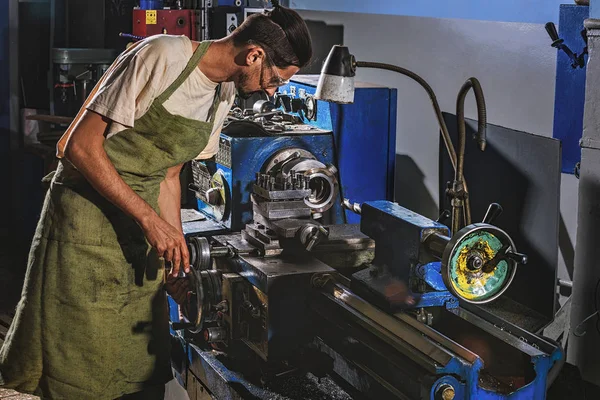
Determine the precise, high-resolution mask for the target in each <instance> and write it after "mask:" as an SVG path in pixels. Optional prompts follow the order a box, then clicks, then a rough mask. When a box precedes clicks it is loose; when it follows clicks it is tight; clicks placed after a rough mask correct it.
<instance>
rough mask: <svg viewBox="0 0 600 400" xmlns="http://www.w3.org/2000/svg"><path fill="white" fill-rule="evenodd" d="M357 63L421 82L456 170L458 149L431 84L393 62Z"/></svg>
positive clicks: (357, 62) (363, 66)
mask: <svg viewBox="0 0 600 400" xmlns="http://www.w3.org/2000/svg"><path fill="white" fill-rule="evenodd" d="M355 65H356V66H357V67H362V68H378V69H385V70H388V71H394V72H398V73H400V74H402V75H405V76H408V77H409V78H412V79H413V80H414V81H416V82H417V83H418V84H420V85H421V86H422V87H423V89H425V91H426V92H427V94H428V95H429V98H430V99H431V103H432V105H433V109H434V111H435V116H436V117H437V121H438V124H439V126H440V131H441V134H442V138H443V139H444V144H445V145H446V150H447V151H448V155H449V156H450V161H451V162H452V167H453V168H454V170H455V171H456V168H457V165H456V161H457V160H456V151H455V150H454V145H453V144H452V140H451V139H450V133H449V132H448V128H447V127H446V123H445V122H444V117H443V116H442V110H441V109H440V105H439V104H438V101H437V98H436V97H435V92H434V91H433V89H432V88H431V86H429V84H428V83H427V82H426V81H425V79H423V78H421V77H420V76H419V75H417V74H415V73H414V72H412V71H409V70H407V69H406V68H402V67H397V66H395V65H392V64H385V63H378V62H370V61H356V62H355Z"/></svg>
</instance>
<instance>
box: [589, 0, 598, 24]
mask: <svg viewBox="0 0 600 400" xmlns="http://www.w3.org/2000/svg"><path fill="white" fill-rule="evenodd" d="M590 18H595V19H600V0H591V1H590Z"/></svg>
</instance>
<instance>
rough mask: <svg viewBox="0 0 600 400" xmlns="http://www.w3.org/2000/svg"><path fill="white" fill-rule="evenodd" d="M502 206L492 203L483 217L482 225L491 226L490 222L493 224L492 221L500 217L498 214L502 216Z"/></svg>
mask: <svg viewBox="0 0 600 400" xmlns="http://www.w3.org/2000/svg"><path fill="white" fill-rule="evenodd" d="M502 211H503V209H502V206H501V205H500V204H498V203H492V204H490V206H489V207H488V209H487V211H486V213H485V216H484V217H483V223H484V224H492V222H494V220H495V219H496V218H498V216H500V214H502Z"/></svg>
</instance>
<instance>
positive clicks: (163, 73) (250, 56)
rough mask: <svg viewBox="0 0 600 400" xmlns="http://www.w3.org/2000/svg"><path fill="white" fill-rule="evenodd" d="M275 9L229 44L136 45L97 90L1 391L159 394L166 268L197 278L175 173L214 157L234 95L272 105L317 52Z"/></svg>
mask: <svg viewBox="0 0 600 400" xmlns="http://www.w3.org/2000/svg"><path fill="white" fill-rule="evenodd" d="M273 3H276V2H275V1H274V2H273ZM274 5H275V7H274V9H273V10H272V11H271V12H269V13H265V14H257V15H253V16H251V17H249V18H248V19H247V20H246V21H245V22H244V23H243V24H242V25H241V26H240V27H239V28H238V29H237V30H236V31H235V32H234V33H233V34H232V35H230V36H229V37H227V38H225V39H222V40H217V41H214V42H202V43H198V42H191V41H190V40H189V39H187V38H186V37H176V36H167V35H161V36H156V37H152V38H148V39H146V40H143V41H141V42H138V43H137V44H136V45H135V46H133V47H132V48H130V49H128V50H127V51H126V52H125V53H123V54H122V55H121V56H120V57H119V58H118V59H117V60H116V61H115V63H114V64H113V66H112V67H111V69H110V70H109V71H108V72H107V73H106V74H105V77H104V79H103V80H102V81H101V82H100V83H99V84H98V85H97V90H96V91H95V92H94V93H93V94H92V95H91V96H90V99H89V101H88V102H87V103H86V104H85V105H84V107H83V108H82V111H80V114H79V115H78V117H77V118H76V119H75V121H74V122H73V124H72V126H71V127H70V128H69V130H68V131H67V133H66V134H65V136H64V137H63V139H61V141H60V142H59V145H58V155H59V157H60V158H61V161H60V163H59V167H58V169H57V171H56V174H55V175H54V176H53V177H52V180H51V185H50V189H49V191H48V193H47V196H46V200H45V203H44V207H43V210H42V215H41V217H40V221H39V224H38V227H37V230H36V234H35V237H34V240H33V243H32V248H31V251H30V257H29V263H28V269H27V274H26V281H25V285H24V288H23V292H22V297H21V301H20V302H19V305H18V307H17V313H16V316H15V319H14V321H13V324H12V326H11V328H10V330H9V333H8V335H7V338H6V342H5V344H4V346H3V347H2V350H1V351H0V384H3V385H5V386H6V387H10V388H15V389H17V390H19V391H23V392H29V393H36V394H39V395H41V396H42V397H43V398H44V399H73V400H75V399H77V400H84V399H93V400H102V399H107V400H112V399H115V398H139V399H144V400H146V399H148V400H151V399H162V398H163V395H164V384H165V383H166V382H167V381H169V380H171V379H172V374H171V369H170V365H169V346H168V342H169V331H168V312H167V304H166V299H165V293H164V291H163V290H162V288H163V277H164V262H163V260H164V261H167V262H169V263H170V264H171V265H172V270H171V276H172V277H174V276H177V274H178V273H179V270H180V268H183V269H184V270H185V271H188V270H189V255H188V252H187V246H186V243H185V239H184V237H183V233H182V228H181V221H180V210H179V207H180V184H179V171H180V169H181V167H182V165H183V163H185V162H186V161H189V160H191V159H194V158H200V159H204V158H209V157H211V156H213V155H214V154H215V153H216V152H217V146H218V136H219V133H220V127H221V125H222V122H223V120H224V118H225V116H226V114H227V113H228V111H229V109H230V107H231V105H232V102H233V99H234V96H235V91H236V89H237V92H238V93H239V94H240V95H241V96H248V95H249V94H251V93H253V92H255V91H260V90H264V91H266V92H267V93H269V94H270V95H273V93H274V92H275V91H276V89H277V87H278V86H280V85H282V84H284V83H285V82H286V80H288V79H289V78H290V77H291V76H292V75H294V74H295V73H296V72H297V71H298V70H299V68H301V67H302V66H304V65H305V64H306V63H308V62H309V60H310V58H311V56H312V48H311V40H310V36H309V33H308V29H307V27H306V25H305V23H304V22H303V21H302V19H301V18H300V17H299V16H298V14H297V13H295V12H294V11H291V10H289V9H286V8H283V7H280V6H278V4H274ZM172 277H171V278H169V279H168V281H169V282H170V283H171V284H170V289H169V290H170V292H171V293H172V294H173V296H174V297H175V298H181V297H182V294H184V292H185V288H184V287H183V285H182V284H181V283H180V281H177V280H175V279H174V278H172ZM122 396H124V397H122Z"/></svg>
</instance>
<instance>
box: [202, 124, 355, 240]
mask: <svg viewBox="0 0 600 400" xmlns="http://www.w3.org/2000/svg"><path fill="white" fill-rule="evenodd" d="M288 148H300V149H303V150H307V151H309V152H311V153H312V154H313V155H314V156H315V157H316V158H317V160H319V161H321V162H322V163H324V164H334V160H335V159H334V154H333V150H332V149H333V137H332V135H331V134H329V133H327V132H321V133H315V134H300V135H294V136H291V135H286V136H263V137H259V136H252V137H240V136H233V135H231V136H230V135H228V134H227V133H222V134H221V138H220V144H219V155H218V156H217V162H216V163H205V164H206V165H207V168H208V170H209V171H210V173H211V175H212V174H214V172H220V173H221V174H222V176H223V178H224V180H225V182H226V187H225V191H226V196H227V198H228V200H227V202H228V203H229V204H228V205H227V206H226V208H225V214H224V216H223V218H222V220H221V221H220V224H221V225H222V227H223V228H224V230H231V231H239V230H241V229H243V227H244V226H245V225H246V224H247V223H248V222H250V221H252V202H251V201H250V194H251V192H252V185H253V183H254V180H255V179H256V173H257V172H259V171H260V170H261V168H262V167H263V165H265V164H266V163H267V162H268V161H269V159H270V158H271V157H272V156H273V155H274V154H276V153H277V152H278V151H280V150H284V149H288ZM225 154H226V156H224V155H225ZM340 204H341V202H340V199H339V198H338V201H336V204H335V205H334V206H333V207H332V219H333V223H336V224H341V223H344V215H343V211H342V208H341V205H340ZM198 209H199V210H200V211H202V212H204V213H205V214H207V215H208V216H210V217H213V218H216V215H215V212H214V209H213V207H212V206H211V205H209V204H207V203H206V202H204V201H203V200H201V199H198Z"/></svg>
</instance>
